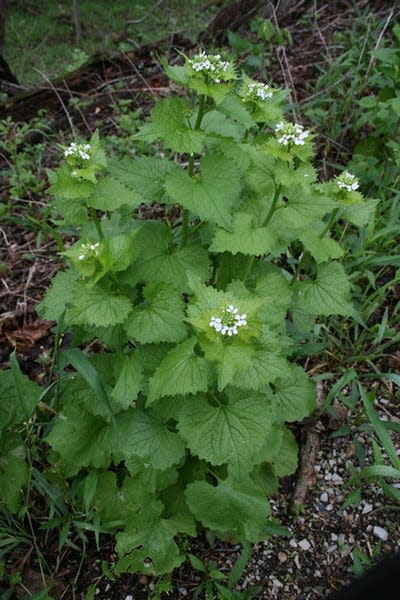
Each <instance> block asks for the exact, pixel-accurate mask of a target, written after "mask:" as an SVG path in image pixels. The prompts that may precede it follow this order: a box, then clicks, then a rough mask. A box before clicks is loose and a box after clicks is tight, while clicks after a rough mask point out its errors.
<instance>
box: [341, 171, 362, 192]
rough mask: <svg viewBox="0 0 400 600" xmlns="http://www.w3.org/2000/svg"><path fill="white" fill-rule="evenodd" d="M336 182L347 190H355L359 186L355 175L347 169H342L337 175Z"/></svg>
mask: <svg viewBox="0 0 400 600" xmlns="http://www.w3.org/2000/svg"><path fill="white" fill-rule="evenodd" d="M336 183H337V185H338V186H339V187H340V188H341V189H342V190H347V191H348V192H355V191H356V190H358V188H359V187H360V186H359V183H358V181H357V179H356V176H355V175H352V173H349V172H348V171H344V172H343V173H341V174H340V175H338V176H337V177H336Z"/></svg>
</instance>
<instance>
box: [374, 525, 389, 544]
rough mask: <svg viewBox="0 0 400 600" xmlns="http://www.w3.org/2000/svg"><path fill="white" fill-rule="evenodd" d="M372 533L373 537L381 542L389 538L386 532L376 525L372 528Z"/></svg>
mask: <svg viewBox="0 0 400 600" xmlns="http://www.w3.org/2000/svg"><path fill="white" fill-rule="evenodd" d="M372 533H373V534H374V536H375V537H377V538H379V539H380V540H382V542H386V540H387V539H388V537H389V534H388V532H387V531H386V529H383V527H379V526H378V525H375V526H374V528H373V530H372Z"/></svg>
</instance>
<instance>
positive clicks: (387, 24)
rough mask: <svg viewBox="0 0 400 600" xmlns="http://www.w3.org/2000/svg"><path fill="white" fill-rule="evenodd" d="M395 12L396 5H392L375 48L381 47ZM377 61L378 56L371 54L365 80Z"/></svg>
mask: <svg viewBox="0 0 400 600" xmlns="http://www.w3.org/2000/svg"><path fill="white" fill-rule="evenodd" d="M393 14H394V6H392V8H391V11H390V13H389V16H388V18H387V19H386V21H385V24H384V26H383V27H382V31H381V32H380V34H379V36H378V39H377V40H376V44H375V48H374V49H375V50H377V49H378V48H379V45H380V43H381V39H382V38H383V36H384V33H385V31H386V29H387V28H388V26H389V23H390V21H391V20H392V17H393ZM375 62H376V58H375V57H374V56H371V60H370V61H369V65H368V67H367V70H366V73H365V81H367V79H368V76H369V72H370V70H371V69H372V66H373V65H374V64H375Z"/></svg>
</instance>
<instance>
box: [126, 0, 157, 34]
mask: <svg viewBox="0 0 400 600" xmlns="http://www.w3.org/2000/svg"><path fill="white" fill-rule="evenodd" d="M163 2H164V0H158V2H156V3H155V4H154V6H153V8H151V9H150V10H149V12H148V13H146V14H145V15H144V16H143V17H140V19H129V21H126V22H125V28H124V31H126V29H127V27H128V25H139V23H143V21H145V20H146V19H148V18H149V17H151V15H152V14H153V12H154V11H155V10H156V9H157V8H158V7H159V6H160V4H162V3H163Z"/></svg>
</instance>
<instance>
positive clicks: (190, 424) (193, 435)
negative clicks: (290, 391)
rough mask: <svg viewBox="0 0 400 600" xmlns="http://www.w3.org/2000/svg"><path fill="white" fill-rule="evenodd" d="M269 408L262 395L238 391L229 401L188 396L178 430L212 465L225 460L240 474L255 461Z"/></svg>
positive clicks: (230, 469)
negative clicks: (209, 400)
mask: <svg viewBox="0 0 400 600" xmlns="http://www.w3.org/2000/svg"><path fill="white" fill-rule="evenodd" d="M271 414H272V413H271V407H270V405H269V403H268V401H267V400H266V398H265V397H262V396H260V395H256V394H251V393H247V394H244V393H243V394H241V395H238V396H236V397H234V396H233V397H232V398H230V399H229V401H228V404H222V403H220V404H218V405H216V406H213V405H211V404H210V403H209V402H208V401H207V398H205V397H204V396H199V397H196V398H188V399H187V401H186V402H185V404H184V405H183V407H182V409H181V411H180V414H179V425H178V428H179V433H180V434H181V436H182V437H183V439H184V440H185V441H186V443H187V445H188V447H189V449H190V450H191V452H192V453H193V454H195V455H197V456H198V457H199V458H201V459H204V460H207V461H208V462H210V463H211V464H213V465H222V464H225V463H227V464H228V469H229V472H230V473H234V474H235V476H237V477H241V476H244V475H245V474H246V473H248V472H249V470H251V467H253V465H254V464H255V463H256V462H257V459H258V454H259V452H260V450H261V448H262V447H263V445H264V443H265V438H266V436H267V434H268V431H269V429H270V428H271V423H272V419H271Z"/></svg>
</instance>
